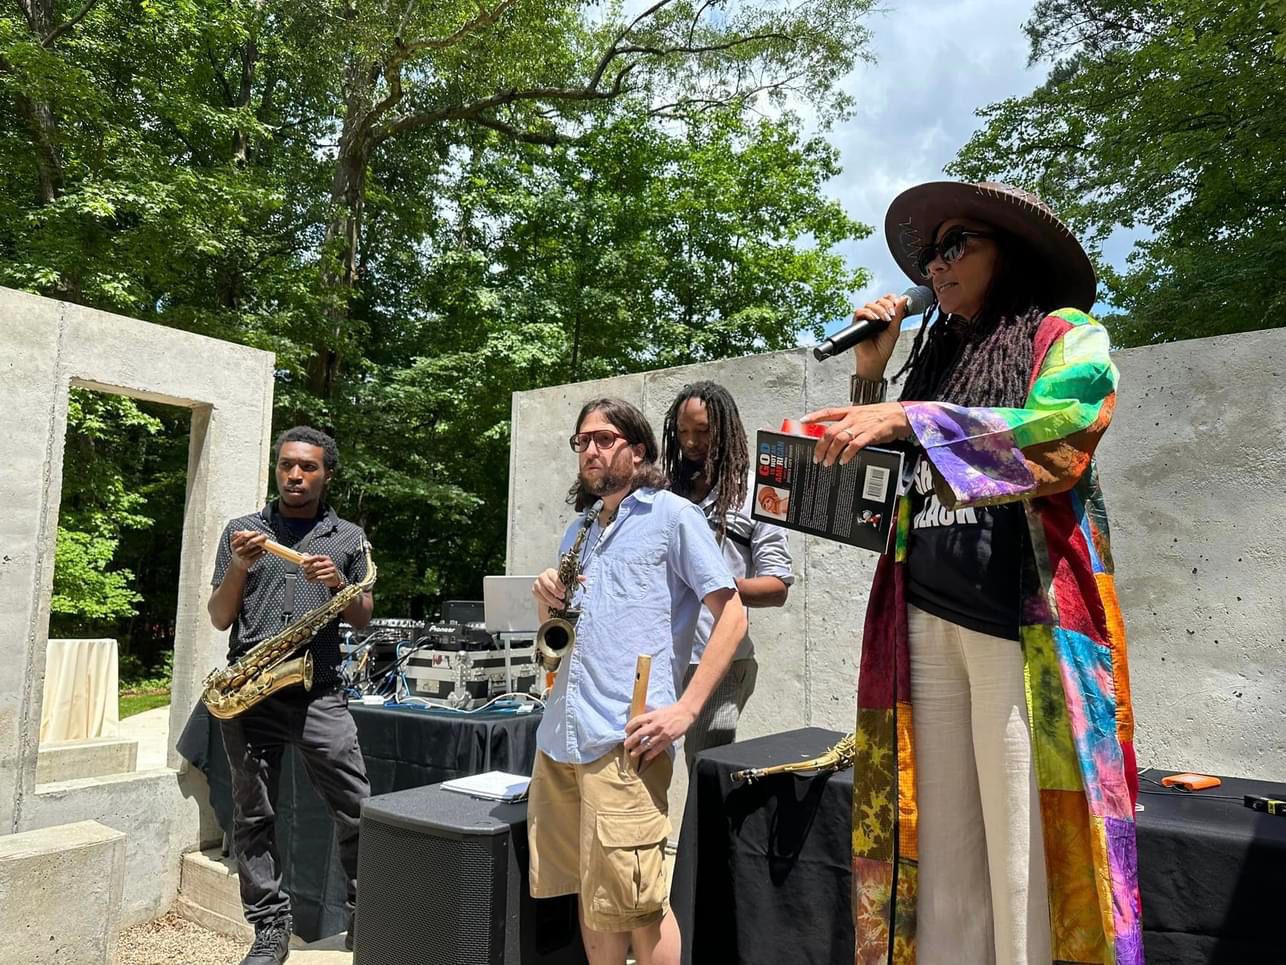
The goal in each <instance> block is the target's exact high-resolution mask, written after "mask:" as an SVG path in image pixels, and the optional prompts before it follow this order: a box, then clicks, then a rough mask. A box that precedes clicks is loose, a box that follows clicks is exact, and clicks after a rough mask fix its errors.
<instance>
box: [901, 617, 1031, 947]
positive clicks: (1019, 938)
mask: <svg viewBox="0 0 1286 965" xmlns="http://www.w3.org/2000/svg"><path fill="white" fill-rule="evenodd" d="M908 611H909V612H908V619H909V630H910V657H911V707H912V711H911V721H912V727H913V730H914V734H915V757H916V769H915V771H916V792H917V800H918V804H919V854H920V868H919V876H918V877H919V898H918V901H917V904H916V950H917V955H916V960H917V962H918V963H919V965H992V963H995V965H1050V962H1051V960H1052V954H1051V951H1050V927H1049V898H1048V893H1047V888H1046V879H1045V848H1044V843H1043V840H1042V837H1041V821H1040V800H1039V796H1038V793H1037V787H1036V770H1035V762H1034V759H1033V757H1032V750H1031V732H1030V728H1029V726H1028V721H1027V700H1026V696H1025V693H1024V687H1023V655H1022V647H1021V645H1020V644H1019V643H1018V642H1017V641H1014V640H1004V639H1002V638H999V637H992V636H988V635H987V634H984V633H978V632H976V631H974V630H967V629H965V628H964V627H961V626H959V625H957V624H954V623H950V622H948V621H946V620H943V619H940V618H939V617H936V616H933V615H931V614H928V613H925V612H924V611H923V610H919V609H917V608H915V607H909V608H908Z"/></svg>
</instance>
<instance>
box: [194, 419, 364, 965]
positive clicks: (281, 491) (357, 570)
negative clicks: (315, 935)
mask: <svg viewBox="0 0 1286 965" xmlns="http://www.w3.org/2000/svg"><path fill="white" fill-rule="evenodd" d="M273 463H274V475H275V477H276V482H277V492H278V498H277V499H275V500H272V501H271V502H269V503H268V504H267V505H266V506H264V508H263V509H261V510H260V511H259V512H257V513H254V514H251V515H248V516H241V517H239V518H237V519H234V520H232V521H231V522H229V523H228V525H227V526H226V527H225V528H224V531H223V537H222V538H221V540H220V542H219V551H218V555H217V558H216V561H215V572H214V579H213V581H212V582H213V585H214V593H213V595H212V596H211V597H210V603H209V611H210V620H211V622H212V623H213V624H214V626H215V627H216V628H217V629H219V630H228V629H231V633H230V634H229V646H228V661H229V663H232V662H233V661H235V660H236V659H238V658H239V657H240V656H241V655H242V654H244V653H245V652H246V651H247V650H249V649H250V648H251V647H253V646H254V645H255V644H257V643H259V642H261V641H262V640H265V639H267V638H268V637H270V636H272V635H273V634H275V633H277V632H278V631H280V630H281V629H282V628H283V627H284V626H285V625H286V624H287V623H289V622H290V621H291V620H293V619H296V618H298V617H299V616H302V615H303V614H304V613H306V612H308V611H309V610H313V609H315V608H317V607H319V606H323V605H324V604H325V603H326V602H327V601H328V600H329V599H330V598H331V596H332V595H333V594H334V593H336V592H337V591H339V590H340V589H341V588H343V587H344V586H346V585H348V584H349V583H355V582H357V581H359V580H361V579H362V577H363V576H364V575H365V567H366V563H365V552H364V547H365V543H366V536H365V534H364V533H363V532H362V530H361V528H360V527H359V526H356V525H354V524H353V523H350V522H348V521H347V520H343V519H340V518H339V517H338V516H337V515H336V514H335V511H334V510H333V509H331V508H330V507H329V506H328V505H327V504H326V491H327V488H328V487H329V485H330V481H331V478H332V477H333V475H334V473H335V471H336V470H337V469H338V468H339V451H338V449H337V447H336V445H335V440H334V439H332V438H331V437H330V436H328V435H326V434H325V433H323V432H319V431H318V430H316V429H312V428H309V427H307V426H298V427H296V428H294V429H287V430H286V431H285V432H283V433H282V434H281V435H280V436H279V437H278V438H277V443H276V445H275V446H274V447H273ZM270 539H271V540H273V541H274V542H278V543H282V544H284V545H286V546H289V547H291V548H292V549H294V550H295V551H296V552H298V553H301V554H303V557H304V559H303V562H302V563H301V564H299V565H298V566H296V565H295V564H294V563H290V562H287V561H286V560H283V559H281V558H280V557H277V556H273V555H271V554H269V553H268V552H267V551H266V550H265V549H264V543H265V542H266V541H267V540H270ZM373 608H374V599H373V597H372V595H371V594H370V593H363V594H362V595H361V596H360V597H358V598H357V599H355V600H353V602H352V603H350V604H349V605H348V606H347V607H346V608H345V610H344V612H343V614H342V618H343V619H344V620H346V621H347V622H348V623H350V624H351V625H352V626H354V627H356V628H358V629H360V628H362V627H364V626H366V625H367V623H369V622H370V619H371V611H372V609H373ZM339 620H340V617H336V618H335V620H333V621H331V622H330V623H329V624H327V625H326V626H324V627H323V628H322V629H321V630H320V631H319V632H318V633H317V634H316V636H314V637H313V639H312V641H311V642H310V643H309V644H308V645H307V649H308V650H310V651H311V652H312V655H313V665H314V673H313V686H312V689H311V690H304V689H303V687H299V686H296V687H287V688H285V689H284V690H280V691H278V692H277V693H275V694H273V695H272V696H271V697H268V698H267V699H265V700H263V701H261V702H260V703H259V704H256V705H255V706H254V707H252V708H251V709H250V710H248V711H246V712H245V713H243V714H241V715H239V716H237V717H234V718H232V719H231V720H225V721H221V722H220V726H221V728H222V731H223V743H224V747H225V748H226V750H227V752H228V763H229V765H230V767H231V770H232V797H233V806H234V822H233V823H234V827H233V841H234V846H235V850H236V857H237V874H238V877H239V879H240V884H241V903H242V905H243V907H244V910H245V915H246V920H247V921H249V922H250V923H251V924H252V925H254V927H255V940H254V944H253V946H252V947H251V949H250V952H249V953H248V954H247V955H246V957H245V958H244V959H243V960H242V965H279V963H280V962H283V961H285V959H286V956H287V955H288V954H289V942H290V935H291V931H292V930H293V923H292V921H291V916H290V897H289V895H287V894H286V893H285V892H284V891H283V890H282V887H281V861H280V858H279V856H278V853H277V842H276V828H275V820H276V810H275V801H276V797H277V787H278V784H279V782H280V777H281V759H282V753H283V752H284V750H285V748H286V745H287V744H293V745H294V746H295V747H296V748H297V749H298V751H299V753H301V754H302V755H303V759H304V763H305V766H306V767H307V770H308V774H309V777H310V778H311V779H312V782H313V786H314V787H316V789H317V791H318V793H319V794H320V795H321V796H322V798H323V799H324V800H325V801H326V804H327V806H328V808H329V809H330V812H331V814H332V815H333V816H334V819H335V830H336V836H337V838H338V841H339V855H340V861H341V862H342V863H343V866H344V872H345V876H346V877H347V878H348V910H349V916H350V922H351V920H352V919H351V916H352V912H353V908H354V906H355V902H356V898H357V829H358V819H359V816H360V812H361V806H362V801H364V800H365V799H366V798H368V797H370V793H371V788H370V784H369V782H368V781H367V779H366V764H365V762H364V761H363V759H362V753H361V751H360V749H359V748H358V745H357V727H356V725H355V724H354V723H353V718H352V715H350V714H349V712H348V705H347V698H346V697H345V696H344V694H343V693H342V691H341V690H340V677H339V664H340V649H339ZM352 935H353V929H352V926H351V925H350V927H349V933H348V947H349V948H352Z"/></svg>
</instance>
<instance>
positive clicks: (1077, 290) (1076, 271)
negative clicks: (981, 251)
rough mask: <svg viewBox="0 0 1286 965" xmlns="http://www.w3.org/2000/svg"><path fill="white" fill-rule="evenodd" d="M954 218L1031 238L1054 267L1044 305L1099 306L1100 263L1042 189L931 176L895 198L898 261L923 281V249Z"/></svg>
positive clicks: (889, 222)
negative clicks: (1056, 212)
mask: <svg viewBox="0 0 1286 965" xmlns="http://www.w3.org/2000/svg"><path fill="white" fill-rule="evenodd" d="M948 218H970V219H973V220H975V221H981V222H984V223H985V224H989V225H991V226H992V227H994V228H997V229H998V230H1000V231H1003V232H1005V233H1007V234H1010V235H1013V236H1014V237H1016V238H1018V239H1019V240H1020V241H1022V242H1023V243H1024V244H1026V245H1027V246H1028V247H1029V248H1030V249H1031V250H1032V252H1033V253H1034V254H1035V255H1036V256H1037V258H1039V259H1040V261H1042V262H1043V263H1044V265H1045V267H1046V269H1047V272H1048V286H1047V288H1046V290H1045V291H1044V292H1043V293H1042V294H1043V295H1044V296H1045V297H1046V299H1047V304H1046V305H1045V306H1044V307H1046V308H1048V309H1049V310H1051V311H1053V310H1054V309H1058V308H1068V307H1070V308H1079V309H1080V310H1081V311H1083V312H1088V311H1089V310H1090V309H1091V308H1092V307H1093V305H1094V301H1095V298H1096V296H1097V292H1098V283H1097V281H1096V280H1095V278H1094V266H1093V265H1092V264H1090V259H1089V255H1087V254H1086V253H1085V249H1084V248H1082V247H1081V243H1080V242H1079V241H1077V240H1076V236H1075V235H1073V234H1072V233H1071V231H1069V230H1068V228H1067V226H1066V225H1065V224H1063V223H1062V222H1061V221H1059V220H1058V218H1056V217H1055V216H1054V212H1053V211H1051V210H1050V209H1049V206H1048V205H1047V204H1045V202H1043V201H1041V200H1040V198H1038V197H1036V195H1034V194H1032V193H1030V192H1028V191H1023V190H1022V189H1021V188H1015V187H1012V186H1011V185H1008V184H996V183H993V182H990V181H983V182H980V183H978V184H971V183H969V182H965V181H930V182H929V183H927V184H919V185H916V186H915V187H914V188H908V189H907V190H906V191H903V192H902V193H901V194H899V195H898V196H897V197H896V198H894V199H893V203H892V204H890V205H889V213H888V214H887V215H885V218H884V235H885V237H886V238H887V239H888V242H889V250H890V251H891V252H893V258H894V260H895V261H896V262H897V263H898V267H899V268H901V269H902V270H903V271H904V272H906V275H907V277H908V278H910V279H911V280H912V281H914V282H915V283H916V284H917V285H918V284H921V283H923V282H924V280H925V279H924V276H923V275H921V274H920V269H919V268H917V267H916V264H917V262H918V261H919V256H920V252H921V250H922V249H923V248H924V247H925V246H926V245H928V244H930V243H931V242H932V241H933V235H934V232H935V231H936V230H937V228H938V226H939V225H940V224H942V222H944V221H946V220H947V219H948Z"/></svg>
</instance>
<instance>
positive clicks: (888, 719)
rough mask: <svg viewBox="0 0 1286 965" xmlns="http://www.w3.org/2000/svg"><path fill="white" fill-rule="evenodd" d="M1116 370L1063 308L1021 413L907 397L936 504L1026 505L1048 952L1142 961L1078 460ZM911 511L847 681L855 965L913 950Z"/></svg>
mask: <svg viewBox="0 0 1286 965" xmlns="http://www.w3.org/2000/svg"><path fill="white" fill-rule="evenodd" d="M1116 382H1117V371H1116V367H1115V366H1114V365H1113V364H1112V361H1111V359H1110V357H1109V355H1108V337H1107V332H1106V331H1105V330H1104V329H1103V327H1102V326H1101V325H1099V324H1098V323H1097V322H1095V321H1094V320H1093V319H1092V318H1090V317H1089V316H1088V315H1086V314H1085V313H1083V312H1078V311H1075V310H1072V309H1063V310H1060V311H1057V312H1055V313H1054V314H1052V315H1049V316H1048V317H1046V318H1045V319H1044V321H1043V322H1042V323H1041V324H1040V326H1039V327H1038V329H1037V332H1036V337H1035V353H1034V365H1033V373H1032V377H1031V382H1030V387H1029V392H1028V396H1027V401H1026V404H1025V405H1024V406H1023V407H1022V408H1020V409H1010V408H962V407H960V406H955V405H950V404H947V403H938V402H930V403H920V402H916V403H907V405H906V412H907V417H908V419H909V421H910V423H911V428H912V431H913V432H914V435H915V438H916V440H917V441H918V443H919V444H920V446H921V447H922V448H923V450H924V453H925V455H926V456H927V458H928V460H929V462H930V463H931V465H932V470H933V477H934V488H935V491H936V492H937V494H938V496H939V498H940V499H941V500H942V501H943V504H944V505H946V506H948V507H967V506H986V505H992V504H996V503H1004V502H1012V501H1017V500H1022V501H1023V506H1024V509H1025V511H1026V517H1027V523H1028V529H1029V531H1030V533H1031V540H1030V545H1029V546H1028V547H1026V552H1025V554H1024V559H1023V584H1022V613H1021V618H1020V637H1021V646H1022V649H1023V656H1024V663H1025V667H1026V671H1025V676H1026V681H1025V682H1026V689H1027V709H1028V712H1029V715H1030V721H1031V732H1032V745H1033V747H1032V749H1033V754H1034V757H1035V763H1036V773H1037V780H1038V782H1039V789H1040V811H1041V820H1042V822H1043V829H1044V840H1045V854H1046V866H1047V869H1048V874H1049V895H1050V921H1051V926H1052V932H1053V933H1052V938H1053V956H1054V961H1055V962H1058V963H1065V962H1066V963H1070V962H1076V963H1084V962H1093V963H1117V965H1142V963H1143V942H1142V936H1141V931H1140V928H1141V926H1140V922H1141V910H1140V906H1139V890H1138V878H1137V861H1136V852H1135V837H1134V800H1135V797H1136V796H1137V792H1138V785H1137V774H1136V771H1135V762H1134V752H1133V731H1134V721H1133V717H1132V713H1131V709H1130V691H1129V673H1128V669H1127V666H1126V655H1125V632H1124V626H1123V624H1122V621H1121V615H1120V611H1119V608H1118V605H1117V599H1116V591H1115V589H1114V586H1113V582H1112V556H1111V551H1110V549H1109V546H1108V528H1107V515H1106V513H1105V511H1104V507H1103V499H1102V495H1101V493H1100V491H1099V486H1098V480H1097V474H1096V472H1095V467H1094V463H1093V458H1092V456H1093V452H1094V448H1095V446H1096V444H1097V442H1098V440H1099V437H1100V436H1101V435H1102V433H1103V431H1104V430H1105V429H1106V428H1107V425H1108V423H1109V421H1110V420H1111V417H1112V409H1113V407H1114V404H1115V401H1116ZM909 517H910V513H909V504H908V502H907V498H906V497H905V496H904V497H903V498H902V502H901V504H900V506H899V510H898V518H897V529H896V531H895V532H896V536H895V540H896V543H895V548H894V551H893V552H891V553H890V554H888V555H886V556H885V557H883V558H881V560H880V564H879V566H878V568H877V570H876V575H875V581H874V584H873V586H872V590H871V597H870V603H869V605H868V607H867V614H866V627H865V632H864V636H863V644H862V661H861V670H860V674H859V678H858V698H857V706H858V710H857V735H856V736H857V759H856V762H855V764H854V779H853V918H854V924H855V927H856V933H857V953H856V962H857V963H858V965H875V963H879V965H890V963H891V965H911V963H913V962H914V961H915V903H916V872H917V867H918V861H917V858H918V854H917V851H916V814H917V811H916V796H915V746H914V739H913V732H912V727H911V718H912V714H913V713H914V708H913V707H912V706H911V686H910V664H909V659H908V655H907V616H906V600H905V596H904V587H905V573H904V571H905V566H904V563H905V560H906V548H907V533H908V530H909ZM1018 645H1019V644H1015V646H1018ZM926 965H936V963H926Z"/></svg>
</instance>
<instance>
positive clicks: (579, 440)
mask: <svg viewBox="0 0 1286 965" xmlns="http://www.w3.org/2000/svg"><path fill="white" fill-rule="evenodd" d="M624 438H625V436H623V435H621V434H620V433H619V432H613V431H612V430H611V429H598V430H596V431H594V432H578V433H576V435H574V436H572V437H571V438H570V439H568V440H567V443H568V445H570V446H571V447H572V452H584V451H585V450H586V449H588V448H589V444H590V440H593V442H594V445H596V446H598V448H599V449H611V448H612V446H614V445H616V440H617V439H624Z"/></svg>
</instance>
